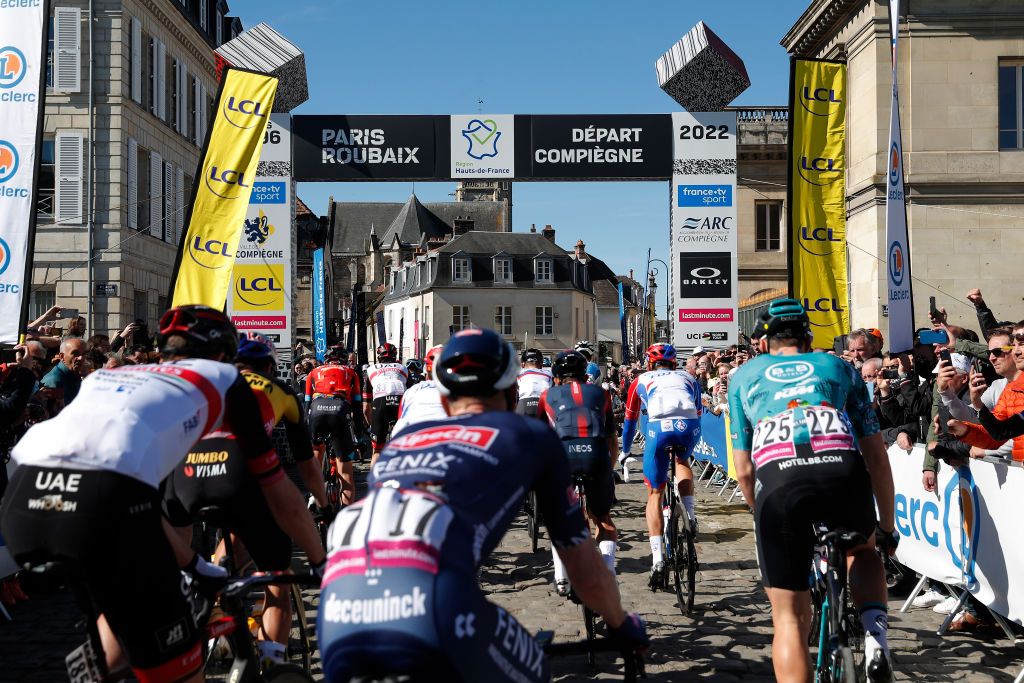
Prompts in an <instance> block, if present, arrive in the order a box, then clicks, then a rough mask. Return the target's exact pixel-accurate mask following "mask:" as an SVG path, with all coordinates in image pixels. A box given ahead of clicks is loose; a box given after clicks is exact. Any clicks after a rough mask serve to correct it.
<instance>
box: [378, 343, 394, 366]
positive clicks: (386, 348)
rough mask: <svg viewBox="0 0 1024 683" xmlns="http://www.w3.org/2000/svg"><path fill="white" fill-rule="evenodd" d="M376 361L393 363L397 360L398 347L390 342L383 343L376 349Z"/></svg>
mask: <svg viewBox="0 0 1024 683" xmlns="http://www.w3.org/2000/svg"><path fill="white" fill-rule="evenodd" d="M377 360H378V361H383V362H385V363H393V362H395V361H396V360H398V347H397V346H395V345H394V344H392V343H391V342H384V343H383V344H381V345H380V346H378V347H377Z"/></svg>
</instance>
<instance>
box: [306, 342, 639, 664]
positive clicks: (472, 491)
mask: <svg viewBox="0 0 1024 683" xmlns="http://www.w3.org/2000/svg"><path fill="white" fill-rule="evenodd" d="M518 369H519V363H518V361H517V359H516V357H515V350H514V349H513V348H512V347H511V345H510V344H508V343H507V342H505V341H504V340H503V339H502V338H501V337H500V336H499V335H498V334H497V333H495V332H493V331H491V330H484V329H471V330H464V331H462V332H459V333H458V334H456V335H455V336H453V337H452V338H451V340H450V341H449V342H448V344H447V345H446V346H445V347H444V350H443V351H442V353H441V355H440V357H439V358H438V360H437V361H436V364H435V368H434V374H435V376H436V377H437V381H438V385H439V388H440V391H441V395H442V403H443V405H444V407H445V410H446V411H447V413H448V415H449V416H450V417H447V418H445V419H443V420H430V421H427V422H420V423H418V424H415V425H411V426H409V427H407V428H406V429H404V430H402V431H401V432H397V433H396V434H395V436H394V438H393V439H392V440H391V441H390V442H389V443H388V444H387V446H386V447H385V448H384V451H383V454H382V455H381V457H380V459H379V460H378V462H377V463H376V465H375V466H374V468H373V471H372V474H371V479H370V493H369V494H368V495H367V497H366V498H364V499H363V500H361V501H359V502H357V503H356V504H355V505H352V506H350V507H348V508H346V509H345V510H343V511H342V512H341V514H340V515H339V516H338V518H337V519H336V520H335V522H334V525H333V526H332V528H331V532H330V537H329V549H330V560H329V563H328V564H329V566H328V570H327V572H326V574H325V575H324V583H323V587H322V593H321V599H320V609H319V617H318V621H317V634H318V635H319V637H320V650H321V652H322V661H323V668H324V672H325V674H326V678H327V680H329V681H347V680H349V679H351V678H353V677H356V676H365V677H368V678H383V677H390V676H401V675H412V676H414V677H415V676H417V675H421V674H423V673H424V672H429V674H430V676H431V678H433V679H436V680H444V681H451V680H464V681H489V682H491V683H499V682H502V681H515V682H517V683H524V682H527V681H548V680H550V672H549V670H548V667H547V663H546V661H545V658H544V655H543V650H542V648H541V646H540V645H539V644H538V643H537V642H536V641H535V640H534V639H533V637H532V636H531V635H530V634H529V632H527V631H526V630H525V629H524V628H523V627H522V626H521V625H520V624H519V623H518V622H517V621H516V619H515V618H514V617H512V615H510V614H509V613H508V612H506V611H505V610H504V609H502V608H500V607H498V606H497V605H494V604H493V603H490V602H488V601H487V599H486V597H485V595H484V593H483V592H482V591H481V590H480V588H479V585H478V582H477V571H478V570H479V568H480V566H481V565H482V564H483V563H484V562H485V561H486V560H487V558H488V556H489V555H490V554H491V552H492V551H493V550H494V548H495V546H496V545H497V544H498V543H499V542H500V540H501V538H502V536H504V535H505V532H506V530H507V529H508V527H509V525H510V524H511V523H512V521H513V519H514V518H515V516H516V514H517V513H518V511H519V503H520V502H521V501H522V500H523V496H524V495H525V494H526V492H527V491H528V490H530V489H534V490H536V492H537V500H538V505H539V507H540V510H541V513H542V515H543V518H544V521H545V524H546V525H547V528H548V533H549V535H550V536H551V538H552V540H553V543H554V544H555V545H556V546H557V547H558V548H559V552H560V554H561V556H562V560H563V561H564V562H565V564H566V567H567V569H568V573H569V577H570V578H571V579H572V581H573V584H574V586H575V589H576V593H577V594H578V595H579V596H580V598H581V599H582V600H583V601H584V602H585V603H586V604H587V605H589V606H591V607H592V608H593V609H594V610H595V611H596V612H597V613H599V614H600V615H601V616H602V617H603V619H604V621H605V622H606V623H607V625H608V629H609V632H610V633H611V635H612V636H613V637H618V638H619V639H620V640H621V642H622V643H623V645H624V646H625V647H635V648H643V647H646V645H647V642H648V640H647V635H646V632H645V630H644V625H643V622H642V621H641V620H640V618H639V617H637V616H635V615H628V614H626V613H625V612H624V611H623V609H622V605H621V599H620V597H619V591H618V587H617V586H616V583H615V578H614V576H612V574H611V572H609V571H608V570H607V568H606V567H605V565H604V562H602V561H601V558H600V555H599V554H598V552H597V548H596V547H595V546H594V544H593V543H592V542H591V541H590V534H589V533H588V532H587V529H586V523H585V522H584V520H583V515H582V514H581V512H580V507H579V501H578V499H575V498H574V497H572V496H569V495H567V491H570V490H571V489H570V481H569V466H568V461H567V458H566V455H565V451H564V449H563V448H562V445H561V443H560V442H559V440H558V438H557V437H556V436H555V434H554V433H553V432H552V431H551V430H550V429H549V428H548V427H547V425H545V424H542V423H541V422H539V421H538V420H533V419H529V418H525V417H522V416H519V415H515V414H512V412H511V411H512V409H513V408H514V406H515V401H516V375H517V373H518Z"/></svg>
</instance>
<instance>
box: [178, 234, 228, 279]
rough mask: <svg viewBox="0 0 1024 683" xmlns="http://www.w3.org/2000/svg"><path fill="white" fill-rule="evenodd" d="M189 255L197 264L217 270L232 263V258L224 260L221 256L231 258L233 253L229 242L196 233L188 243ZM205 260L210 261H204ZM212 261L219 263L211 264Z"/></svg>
mask: <svg viewBox="0 0 1024 683" xmlns="http://www.w3.org/2000/svg"><path fill="white" fill-rule="evenodd" d="M188 255H189V257H190V258H191V259H192V260H193V261H195V263H196V265H198V266H202V267H203V268H208V269H210V270H217V269H219V268H223V267H224V266H227V265H230V264H231V261H230V260H223V259H221V258H220V257H222V256H223V257H225V258H227V259H230V257H231V255H232V254H231V251H230V250H229V249H228V243H227V242H221V241H220V240H211V239H207V238H205V237H204V236H202V235H196V236H195V238H194V239H193V240H192V241H191V242H189V244H188ZM204 261H207V262H209V263H204ZM210 263H217V264H219V265H210Z"/></svg>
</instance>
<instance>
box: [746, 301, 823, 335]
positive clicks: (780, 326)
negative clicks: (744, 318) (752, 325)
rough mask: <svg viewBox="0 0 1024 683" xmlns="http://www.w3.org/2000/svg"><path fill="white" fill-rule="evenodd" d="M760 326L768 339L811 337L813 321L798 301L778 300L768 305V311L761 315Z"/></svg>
mask: <svg viewBox="0 0 1024 683" xmlns="http://www.w3.org/2000/svg"><path fill="white" fill-rule="evenodd" d="M758 326H759V327H761V328H762V329H763V330H764V335H765V336H766V337H775V336H782V335H783V334H785V335H787V336H792V337H797V338H799V337H811V336H812V334H813V333H812V332H811V321H810V320H809V319H808V318H807V311H805V310H804V307H803V305H802V304H801V303H800V302H799V301H797V300H796V299H788V298H783V299H776V300H774V301H772V302H771V303H770V304H768V310H767V311H765V312H764V313H762V314H761V320H760V322H758Z"/></svg>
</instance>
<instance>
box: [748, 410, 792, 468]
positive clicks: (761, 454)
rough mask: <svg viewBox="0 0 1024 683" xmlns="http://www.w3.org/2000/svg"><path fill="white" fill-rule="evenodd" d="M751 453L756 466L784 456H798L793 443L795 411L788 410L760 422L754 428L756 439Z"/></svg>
mask: <svg viewBox="0 0 1024 683" xmlns="http://www.w3.org/2000/svg"><path fill="white" fill-rule="evenodd" d="M750 453H751V456H752V457H753V459H754V466H755V467H761V466H762V465H766V464H767V463H770V462H772V461H775V460H781V459H783V458H793V457H796V444H794V443H793V411H792V410H787V411H786V412H784V413H780V414H779V415H776V416H775V417H770V418H766V419H764V420H761V421H760V422H758V423H757V427H755V428H754V441H753V446H752V447H751V451H750Z"/></svg>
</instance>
